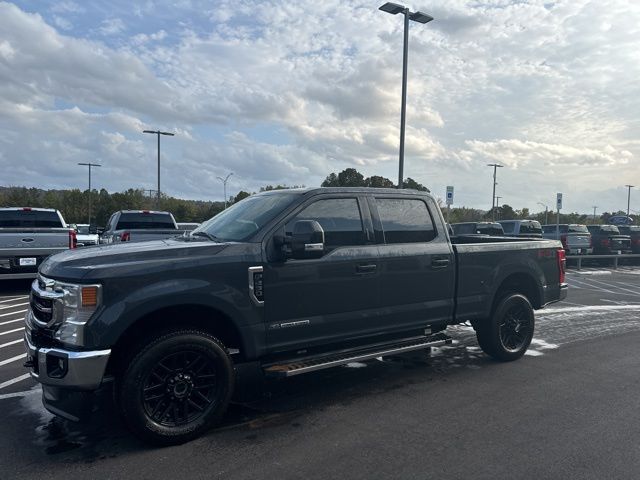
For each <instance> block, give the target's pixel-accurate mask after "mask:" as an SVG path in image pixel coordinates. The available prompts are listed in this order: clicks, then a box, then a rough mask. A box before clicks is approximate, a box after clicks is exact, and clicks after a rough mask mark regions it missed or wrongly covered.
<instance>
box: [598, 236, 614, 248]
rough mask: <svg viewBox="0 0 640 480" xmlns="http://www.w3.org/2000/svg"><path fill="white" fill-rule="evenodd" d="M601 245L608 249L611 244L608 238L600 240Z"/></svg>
mask: <svg viewBox="0 0 640 480" xmlns="http://www.w3.org/2000/svg"><path fill="white" fill-rule="evenodd" d="M600 245H602V246H603V247H608V246H609V245H611V242H610V241H609V239H608V238H603V239H602V240H600Z"/></svg>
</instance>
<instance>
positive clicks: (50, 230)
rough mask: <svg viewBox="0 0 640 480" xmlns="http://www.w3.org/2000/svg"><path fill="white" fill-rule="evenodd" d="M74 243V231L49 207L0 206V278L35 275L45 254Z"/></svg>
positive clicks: (62, 249) (45, 256) (59, 214)
mask: <svg viewBox="0 0 640 480" xmlns="http://www.w3.org/2000/svg"><path fill="white" fill-rule="evenodd" d="M75 247H76V232H75V230H74V229H73V228H69V227H67V224H66V223H65V221H64V219H63V218H62V214H61V213H60V212H59V211H58V210H54V209H51V208H31V207H12V208H0V280H8V279H18V278H35V276H36V274H37V272H38V266H39V265H40V264H41V263H42V262H43V261H44V259H45V258H47V257H48V256H49V255H53V254H55V253H58V252H62V251H64V250H68V249H70V248H75Z"/></svg>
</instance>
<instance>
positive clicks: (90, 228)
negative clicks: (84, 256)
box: [70, 223, 100, 247]
mask: <svg viewBox="0 0 640 480" xmlns="http://www.w3.org/2000/svg"><path fill="white" fill-rule="evenodd" d="M70 226H71V227H72V228H74V229H75V231H76V238H77V239H78V246H79V247H88V246H90V245H98V244H99V243H100V236H99V235H98V229H97V227H96V226H95V225H89V224H88V223H77V224H75V225H70Z"/></svg>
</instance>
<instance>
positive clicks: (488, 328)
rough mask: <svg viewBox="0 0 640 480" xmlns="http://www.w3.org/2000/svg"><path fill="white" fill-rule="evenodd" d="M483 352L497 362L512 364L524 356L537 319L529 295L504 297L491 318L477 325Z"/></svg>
mask: <svg viewBox="0 0 640 480" xmlns="http://www.w3.org/2000/svg"><path fill="white" fill-rule="evenodd" d="M474 328H475V330H476V337H477V338H478V344H479V345H480V348H482V351H483V352H485V353H486V354H487V355H489V356H491V357H493V358H494V359H496V360H499V361H502V362H510V361H512V360H517V359H519V358H520V357H522V356H523V355H524V354H525V352H526V351H527V349H528V348H529V345H530V344H531V340H532V339H533V332H534V329H535V316H534V312H533V307H532V306H531V303H530V302H529V300H528V299H527V297H526V296H524V295H522V294H519V293H506V294H503V295H502V297H501V298H500V300H499V301H498V302H497V304H496V306H495V307H494V309H493V313H492V315H491V318H489V319H487V320H485V321H476V322H475V324H474Z"/></svg>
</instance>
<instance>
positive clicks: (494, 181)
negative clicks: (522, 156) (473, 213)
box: [487, 163, 504, 221]
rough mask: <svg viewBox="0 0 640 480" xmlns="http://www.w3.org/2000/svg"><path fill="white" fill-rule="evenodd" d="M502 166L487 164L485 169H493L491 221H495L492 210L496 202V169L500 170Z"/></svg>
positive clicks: (494, 213) (494, 214)
mask: <svg viewBox="0 0 640 480" xmlns="http://www.w3.org/2000/svg"><path fill="white" fill-rule="evenodd" d="M503 166H504V165H500V164H499V163H488V164H487V167H493V194H492V195H491V220H494V221H495V219H496V212H495V210H494V208H493V207H494V205H495V201H496V185H497V183H496V171H497V170H498V168H502V167H503Z"/></svg>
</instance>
